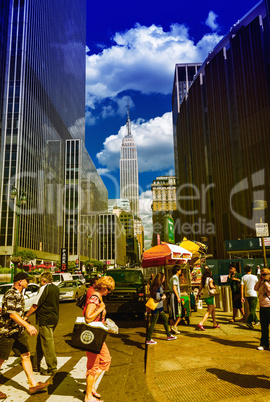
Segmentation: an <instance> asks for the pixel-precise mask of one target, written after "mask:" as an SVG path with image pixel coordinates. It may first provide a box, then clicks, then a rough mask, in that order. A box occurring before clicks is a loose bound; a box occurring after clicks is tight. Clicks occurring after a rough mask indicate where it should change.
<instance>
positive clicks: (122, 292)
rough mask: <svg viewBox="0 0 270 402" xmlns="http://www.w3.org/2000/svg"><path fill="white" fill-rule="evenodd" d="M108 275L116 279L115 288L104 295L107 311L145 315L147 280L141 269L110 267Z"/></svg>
mask: <svg viewBox="0 0 270 402" xmlns="http://www.w3.org/2000/svg"><path fill="white" fill-rule="evenodd" d="M105 275H106V276H111V277H112V278H113V279H114V281H115V289H114V290H113V291H112V292H111V293H109V294H108V295H107V296H106V297H104V303H105V304H106V311H107V312H108V313H119V314H121V313H122V314H127V313H128V314H129V315H140V316H143V315H144V313H145V303H146V301H145V282H144V278H143V274H142V272H141V270H140V269H136V268H114V269H109V270H108V271H107V272H106V273H105Z"/></svg>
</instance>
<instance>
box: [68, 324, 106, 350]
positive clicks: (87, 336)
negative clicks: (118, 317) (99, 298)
mask: <svg viewBox="0 0 270 402" xmlns="http://www.w3.org/2000/svg"><path fill="white" fill-rule="evenodd" d="M107 334H108V327H107V326H106V325H104V324H103V323H102V322H101V321H92V322H90V323H89V324H86V322H85V319H84V317H77V319H76V321H75V325H74V328H73V333H72V336H71V346H72V347H73V348H75V349H80V350H86V351H88V352H92V353H96V354H98V353H100V350H101V348H102V345H103V343H104V341H105V339H106V336H107Z"/></svg>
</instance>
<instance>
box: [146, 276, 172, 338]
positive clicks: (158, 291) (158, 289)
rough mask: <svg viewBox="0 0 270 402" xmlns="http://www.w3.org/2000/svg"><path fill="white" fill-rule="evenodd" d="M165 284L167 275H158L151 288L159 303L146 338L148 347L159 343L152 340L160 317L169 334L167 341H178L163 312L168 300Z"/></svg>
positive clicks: (152, 295) (151, 294) (153, 313)
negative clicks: (164, 303) (164, 304)
mask: <svg viewBox="0 0 270 402" xmlns="http://www.w3.org/2000/svg"><path fill="white" fill-rule="evenodd" d="M164 282H165V274H164V273H158V274H157V275H156V276H155V278H154V280H153V282H152V284H151V286H150V296H151V297H152V298H153V299H155V300H156V301H159V303H158V305H157V307H156V309H155V310H153V311H152V318H151V323H150V327H149V329H148V334H147V338H146V344H147V345H155V344H156V343H157V342H156V341H153V339H151V338H152V334H153V331H154V328H155V325H156V323H157V321H158V318H159V317H160V318H161V319H162V321H163V325H164V328H165V331H166V334H167V340H168V341H173V340H175V339H177V337H176V336H173V335H172V334H171V333H170V330H169V325H168V318H167V316H166V314H165V313H164V311H163V301H164V300H165V299H166V295H165V293H164V289H163V286H164Z"/></svg>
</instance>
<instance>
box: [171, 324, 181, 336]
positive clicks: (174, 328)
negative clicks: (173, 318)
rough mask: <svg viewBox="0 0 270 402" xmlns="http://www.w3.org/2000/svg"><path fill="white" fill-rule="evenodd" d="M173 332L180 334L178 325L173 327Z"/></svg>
mask: <svg viewBox="0 0 270 402" xmlns="http://www.w3.org/2000/svg"><path fill="white" fill-rule="evenodd" d="M171 332H174V333H175V334H180V331H178V328H177V327H176V326H172V327H171Z"/></svg>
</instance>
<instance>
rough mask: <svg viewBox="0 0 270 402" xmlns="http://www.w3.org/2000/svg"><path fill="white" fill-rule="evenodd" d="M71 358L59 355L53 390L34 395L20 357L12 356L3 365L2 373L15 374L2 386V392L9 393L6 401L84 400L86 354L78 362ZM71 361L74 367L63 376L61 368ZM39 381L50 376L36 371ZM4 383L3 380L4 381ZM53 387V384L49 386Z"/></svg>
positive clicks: (43, 363) (67, 401)
mask: <svg viewBox="0 0 270 402" xmlns="http://www.w3.org/2000/svg"><path fill="white" fill-rule="evenodd" d="M70 359H73V358H72V357H57V370H58V373H59V375H58V374H57V375H56V376H55V377H54V380H53V392H50V390H49V391H48V392H42V393H38V394H35V395H33V396H31V395H29V392H28V388H29V386H28V381H27V378H26V375H25V373H24V371H23V368H22V366H21V365H20V363H21V359H20V358H19V357H10V358H9V359H8V360H7V361H5V362H4V363H3V365H2V369H1V375H2V376H5V373H12V371H14V375H12V374H11V375H9V378H11V379H7V382H5V383H4V384H2V385H1V386H0V389H1V391H2V392H4V393H5V394H7V399H5V401H6V402H23V401H27V400H28V399H29V401H30V400H32V399H33V400H34V398H37V397H38V399H39V401H49V402H59V401H65V402H71V401H75V402H76V401H78V402H80V401H83V400H84V394H83V392H84V390H85V389H86V377H85V374H86V356H83V357H82V358H80V359H79V360H78V361H77V362H74V363H73V361H72V360H70ZM68 363H71V364H73V366H72V369H71V370H69V371H68V373H65V374H66V375H64V376H61V368H63V366H64V365H66V364H68ZM41 367H42V368H46V367H45V362H42V363H41ZM34 374H35V378H36V380H37V381H42V382H44V381H47V380H48V379H49V378H50V377H49V376H44V375H40V374H39V373H34ZM2 383H3V381H2ZM49 388H51V386H50V387H49ZM36 400H37V399H36Z"/></svg>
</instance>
